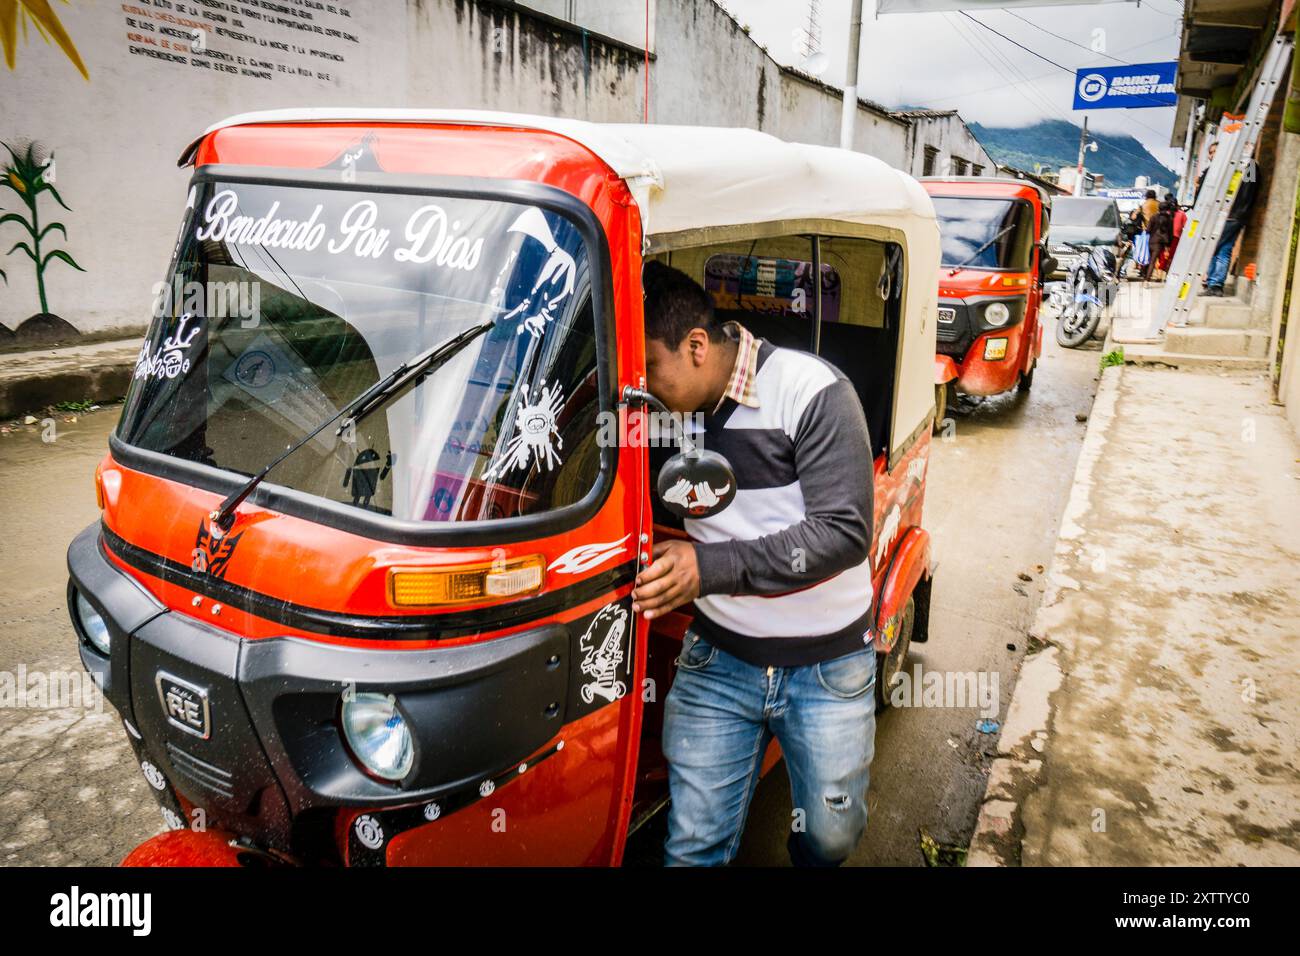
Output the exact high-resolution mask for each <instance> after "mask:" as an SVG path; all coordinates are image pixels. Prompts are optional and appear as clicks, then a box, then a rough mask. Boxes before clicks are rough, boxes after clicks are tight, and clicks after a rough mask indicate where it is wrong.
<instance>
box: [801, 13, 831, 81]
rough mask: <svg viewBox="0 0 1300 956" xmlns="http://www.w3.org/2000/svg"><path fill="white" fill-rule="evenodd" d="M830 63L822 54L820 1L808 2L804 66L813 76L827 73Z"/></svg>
mask: <svg viewBox="0 0 1300 956" xmlns="http://www.w3.org/2000/svg"><path fill="white" fill-rule="evenodd" d="M828 65H829V61H828V59H827V57H826V54H825V53H823V52H822V24H821V2H820V0H808V25H807V26H806V27H804V30H803V66H804V69H805V70H806V71H807V72H809V73H811V74H812V75H813V76H819V75H820V74H822V73H824V72H826V67H827V66H828Z"/></svg>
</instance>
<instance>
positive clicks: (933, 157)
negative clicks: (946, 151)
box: [921, 146, 939, 176]
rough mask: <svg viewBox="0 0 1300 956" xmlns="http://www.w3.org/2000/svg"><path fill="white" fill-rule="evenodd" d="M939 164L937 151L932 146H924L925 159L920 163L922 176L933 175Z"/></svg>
mask: <svg viewBox="0 0 1300 956" xmlns="http://www.w3.org/2000/svg"><path fill="white" fill-rule="evenodd" d="M938 165H939V151H938V150H937V149H935V148H934V147H933V146H927V147H925V159H924V160H923V161H922V164H921V175H922V176H933V175H934V171H935V169H937V168H938Z"/></svg>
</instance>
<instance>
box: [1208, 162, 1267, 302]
mask: <svg viewBox="0 0 1300 956" xmlns="http://www.w3.org/2000/svg"><path fill="white" fill-rule="evenodd" d="M1258 187H1259V167H1258V166H1257V165H1256V164H1255V160H1253V159H1249V160H1247V161H1246V166H1245V169H1243V170H1242V174H1241V180H1240V182H1238V184H1237V192H1236V195H1235V196H1234V197H1233V199H1232V206H1231V207H1229V209H1228V218H1227V219H1225V220H1224V222H1223V231H1222V232H1221V233H1219V242H1218V244H1217V245H1216V246H1215V247H1214V257H1213V258H1212V259H1211V260H1210V269H1209V272H1208V273H1207V274H1206V276H1205V294H1206V295H1223V285H1224V283H1225V282H1227V281H1228V266H1229V265H1230V264H1231V262H1232V250H1233V248H1234V247H1235V246H1236V244H1237V237H1238V236H1239V235H1241V228H1242V226H1243V225H1244V224H1245V221H1246V217H1247V216H1249V215H1250V210H1251V208H1252V207H1253V206H1254V205H1255V193H1256V191H1257V189H1258Z"/></svg>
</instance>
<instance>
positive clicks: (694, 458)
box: [659, 448, 736, 518]
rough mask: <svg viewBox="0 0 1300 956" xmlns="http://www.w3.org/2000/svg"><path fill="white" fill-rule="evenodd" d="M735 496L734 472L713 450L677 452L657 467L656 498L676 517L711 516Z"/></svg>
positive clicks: (695, 449) (694, 449) (697, 449)
mask: <svg viewBox="0 0 1300 956" xmlns="http://www.w3.org/2000/svg"><path fill="white" fill-rule="evenodd" d="M735 497H736V474H735V472H733V471H732V470H731V464H730V462H728V461H727V459H725V458H723V457H722V456H721V455H719V454H718V453H717V452H716V451H707V450H705V449H699V448H691V449H689V450H687V451H679V452H678V453H677V454H675V455H673V457H671V458H669V459H668V460H667V461H666V462H664V466H663V468H661V469H660V470H659V500H660V501H662V502H663V504H664V507H665V508H667V509H668V510H669V511H671V512H672V513H673V514H675V515H677V517H679V518H711V517H713V516H714V515H716V514H718V513H719V512H721V511H722V510H723V509H725V508H726V507H727V505H729V504H731V500H732V499H733V498H735Z"/></svg>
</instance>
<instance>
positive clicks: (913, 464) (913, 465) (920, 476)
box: [903, 455, 926, 484]
mask: <svg viewBox="0 0 1300 956" xmlns="http://www.w3.org/2000/svg"><path fill="white" fill-rule="evenodd" d="M925 461H926V460H925V459H924V458H922V457H921V456H920V455H917V456H916V457H915V458H913V459H912V460H911V461H909V462H908V463H907V476H906V477H905V478H904V479H903V480H904V481H907V480H909V479H914V480H915V481H916V482H917V484H920V483H921V482H922V481H924V480H925Z"/></svg>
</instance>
